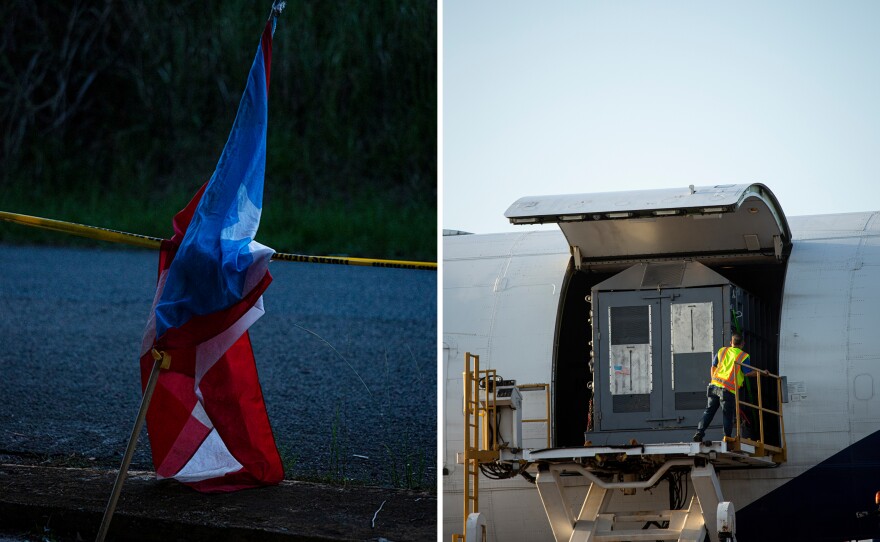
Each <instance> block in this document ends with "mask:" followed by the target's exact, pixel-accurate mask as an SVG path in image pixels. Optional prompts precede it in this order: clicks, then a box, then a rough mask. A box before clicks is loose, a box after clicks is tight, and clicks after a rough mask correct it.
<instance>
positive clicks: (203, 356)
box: [195, 296, 266, 401]
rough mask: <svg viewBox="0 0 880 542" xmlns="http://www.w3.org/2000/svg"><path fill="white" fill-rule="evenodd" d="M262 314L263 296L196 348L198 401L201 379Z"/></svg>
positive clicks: (196, 389) (200, 393) (200, 395)
mask: <svg viewBox="0 0 880 542" xmlns="http://www.w3.org/2000/svg"><path fill="white" fill-rule="evenodd" d="M264 312H266V311H265V310H263V296H260V298H259V299H257V302H256V303H254V306H253V307H251V308H250V309H248V311H247V312H246V313H244V314H243V315H242V317H241V318H239V319H238V321H236V322H235V323H234V324H232V325H231V326H229V327H228V328H227V329H226V330H225V331H223V332H222V333H220V334H219V335H217V336H216V337H213V338H211V339H210V340H208V341H205V342H203V343H202V344H200V345H198V347H196V375H195V377H196V383H195V392H196V396H197V397H198V398H199V401H201V400H202V392H201V390H200V389H199V384H200V383H201V381H202V378H203V377H204V376H205V374H207V373H208V371H210V370H211V367H213V366H214V364H215V363H217V360H219V359H220V356H222V355H223V354H225V353H226V351H227V350H229V347H230V346H232V345H233V344H234V343H235V341H237V340H238V339H239V338H240V337H241V336H242V335H243V334H244V332H245V331H247V330H248V328H249V327H251V324H253V323H254V322H256V321H257V320H258V319H259V318H260V316H263V313H264Z"/></svg>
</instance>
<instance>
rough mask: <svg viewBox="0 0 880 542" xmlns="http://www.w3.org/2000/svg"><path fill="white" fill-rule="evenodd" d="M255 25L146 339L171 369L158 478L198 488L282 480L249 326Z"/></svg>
mask: <svg viewBox="0 0 880 542" xmlns="http://www.w3.org/2000/svg"><path fill="white" fill-rule="evenodd" d="M276 14H277V11H275V10H273V16H272V17H270V19H269V21H268V22H267V23H266V27H265V29H264V30H263V35H262V39H261V40H260V46H259V47H258V49H257V54H256V58H254V63H253V66H252V67H251V70H250V73H249V75H248V80H247V86H246V88H245V91H244V95H243V96H242V99H241V103H240V104H239V108H238V113H237V115H236V117H235V123H234V125H233V127H232V131H231V133H230V134H229V139H228V140H227V142H226V146H225V148H224V149H223V154H222V155H221V157H220V161H219V162H218V163H217V168H216V170H215V171H214V174H213V175H212V177H211V179H210V180H209V181H208V182H207V183H206V184H205V185H204V186H202V187H201V189H200V190H199V191H198V193H196V195H195V196H194V197H193V199H192V201H190V203H189V204H188V205H187V206H186V207H185V208H184V209H183V210H182V211H180V212H179V213H178V214H177V215H176V216H175V217H174V220H173V226H174V236H173V237H172V238H171V239H170V240H167V241H163V243H162V247H161V249H160V256H159V280H158V286H157V289H156V296H155V299H154V300H153V307H152V310H151V314H150V319H149V321H148V322H147V326H146V330H145V332H144V340H143V347H142V350H141V352H142V356H141V379H142V383H143V385H144V386H146V382H147V379H148V378H149V375H150V371H151V369H152V367H153V356H152V351H153V350H154V349H155V350H157V351H159V352H166V353H167V354H169V355H170V357H171V366H170V368H169V369H167V370H163V371H162V372H161V373H160V375H159V380H158V382H157V384H156V389H155V392H154V393H153V398H152V401H151V403H150V408H149V410H148V411H147V431H148V434H149V437H150V446H151V448H152V453H153V464H154V466H155V468H156V474H157V476H158V478H174V479H176V480H179V481H180V482H183V483H185V484H187V485H190V486H192V487H193V488H195V489H197V490H199V491H204V492H222V491H235V490H238V489H243V488H247V487H254V486H259V485H266V484H276V483H278V482H279V481H281V479H282V478H283V476H284V471H283V468H282V466H281V459H280V457H279V455H278V450H277V448H276V446H275V438H274V436H273V434H272V428H271V426H270V425H269V418H268V416H267V414H266V407H265V404H264V402H263V393H262V390H261V388H260V382H259V379H258V377H257V370H256V365H255V363H254V354H253V350H252V348H251V342H250V338H249V336H248V331H247V330H248V328H249V327H250V326H251V324H253V323H254V322H255V321H256V320H257V319H258V318H259V317H260V316H262V315H263V298H262V295H263V292H264V291H265V290H266V288H267V287H268V286H269V283H270V282H271V281H272V277H271V275H270V274H269V270H268V267H269V260H270V259H271V257H272V254H274V251H273V250H272V249H270V248H268V247H265V246H263V245H261V244H259V243H257V242H255V241H254V237H255V236H256V233H257V227H258V225H259V222H260V213H261V209H262V206H263V177H264V173H265V164H266V124H267V121H268V113H267V98H268V87H269V66H270V60H271V52H272V35H273V33H274V30H275V15H276Z"/></svg>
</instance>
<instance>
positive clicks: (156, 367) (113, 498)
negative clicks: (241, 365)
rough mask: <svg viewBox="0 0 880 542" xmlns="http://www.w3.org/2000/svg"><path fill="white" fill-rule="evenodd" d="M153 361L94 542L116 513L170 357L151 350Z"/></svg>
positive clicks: (101, 540) (101, 539) (100, 539)
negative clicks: (151, 403) (160, 380)
mask: <svg viewBox="0 0 880 542" xmlns="http://www.w3.org/2000/svg"><path fill="white" fill-rule="evenodd" d="M153 360H154V361H153V370H152V371H150V378H149V380H147V387H146V388H144V396H143V397H142V398H141V406H140V409H138V415H137V419H135V422H134V427H133V428H132V429H131V435H130V436H129V437H128V446H127V447H126V448H125V454H124V455H123V456H122V464H121V465H120V466H119V472H118V473H117V474H116V482H115V483H114V484H113V492H112V493H110V500H109V501H108V502H107V508H105V509H104V518H103V519H102V520H101V528H100V529H99V530H98V536H97V538H95V542H104V538H105V537H106V536H107V531H108V530H109V529H110V520H112V519H113V513H114V512H115V511H116V503H117V502H118V501H119V494H120V493H122V484H124V483H125V477H126V476H127V475H128V467H129V465H131V458H132V456H133V455H134V449H135V447H136V446H137V441H138V437H139V436H140V434H141V429H142V428H143V427H144V420H145V419H146V417H147V409H149V407H150V399H152V398H153V390H155V389H156V382H157V381H158V380H159V372H160V370H161V369H167V368H168V367H169V366H170V364H171V357H170V356H169V355H168V354H167V353H165V352H161V353H160V352H157V351H156V349H153Z"/></svg>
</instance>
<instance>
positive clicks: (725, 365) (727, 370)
mask: <svg viewBox="0 0 880 542" xmlns="http://www.w3.org/2000/svg"><path fill="white" fill-rule="evenodd" d="M748 359H749V355H748V354H746V353H745V352H744V351H742V350H740V349H739V348H736V347H734V346H725V347H724V348H721V349H719V350H718V364H717V365H715V367H713V368H712V384H714V385H715V386H718V387H719V388H724V389H726V390H727V391H729V392H731V393H733V392H735V391H736V389H737V388H739V387H740V386H742V383H743V372H742V367H739V366H737V365H736V363H745V362H746V360H748ZM734 368H735V369H736V372H735V374H736V384H734V376H733V375H734Z"/></svg>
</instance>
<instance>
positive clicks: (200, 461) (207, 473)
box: [172, 429, 242, 483]
mask: <svg viewBox="0 0 880 542" xmlns="http://www.w3.org/2000/svg"><path fill="white" fill-rule="evenodd" d="M241 468H242V466H241V463H239V462H238V461H237V460H236V459H235V458H234V457H232V454H230V453H229V450H228V449H227V448H226V445H225V444H224V443H223V439H221V438H220V435H218V434H217V430H216V429H214V430H212V431H211V433H210V434H209V435H208V437H207V438H206V439H205V441H204V442H202V445H201V446H199V449H198V451H196V453H195V454H194V455H193V456H192V458H191V459H190V460H189V461H187V463H186V465H184V466H183V468H182V469H180V470H179V471H178V472H177V473H176V474H175V475H174V476H173V477H172V478H174V479H175V480H178V481H180V482H190V483H192V482H201V481H202V480H208V479H210V478H218V477H220V476H223V475H225V474H229V473H230V472H236V471H238V470H241Z"/></svg>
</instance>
